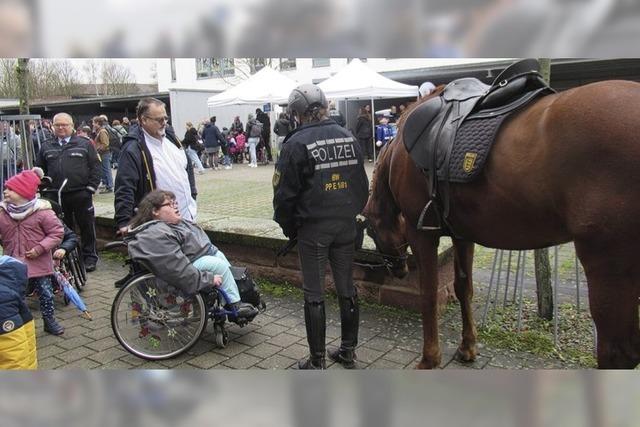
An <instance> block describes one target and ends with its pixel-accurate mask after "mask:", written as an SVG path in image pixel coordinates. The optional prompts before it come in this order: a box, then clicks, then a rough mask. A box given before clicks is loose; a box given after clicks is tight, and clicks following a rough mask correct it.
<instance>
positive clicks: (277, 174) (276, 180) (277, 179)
mask: <svg viewBox="0 0 640 427" xmlns="http://www.w3.org/2000/svg"><path fill="white" fill-rule="evenodd" d="M271 184H272V185H273V187H274V188H275V187H277V186H278V185H279V184H280V171H279V170H278V169H276V171H275V172H274V173H273V178H272V179H271Z"/></svg>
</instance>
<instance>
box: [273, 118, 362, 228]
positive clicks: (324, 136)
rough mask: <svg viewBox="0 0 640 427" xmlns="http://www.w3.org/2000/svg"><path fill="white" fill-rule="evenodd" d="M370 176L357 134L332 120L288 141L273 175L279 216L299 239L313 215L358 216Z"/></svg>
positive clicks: (303, 129)
mask: <svg viewBox="0 0 640 427" xmlns="http://www.w3.org/2000/svg"><path fill="white" fill-rule="evenodd" d="M368 193H369V180H368V178H367V174H366V172H365V170H364V162H363V155H362V151H361V149H360V145H359V144H358V143H357V140H356V139H355V138H354V136H353V135H352V134H351V132H349V131H348V130H346V129H345V128H343V127H341V126H339V125H338V124H337V123H336V122H335V121H333V120H331V119H327V120H324V121H321V122H317V123H311V124H307V125H304V126H301V127H299V128H298V129H296V130H295V131H294V132H292V133H290V134H289V136H288V137H287V138H286V139H285V140H284V143H283V148H282V152H281V153H280V159H279V160H278V163H277V165H276V171H275V173H274V176H273V210H274V213H273V219H274V220H275V221H276V222H277V223H278V224H280V227H281V228H282V231H283V232H284V234H285V236H287V237H289V238H293V237H295V236H296V235H297V229H298V228H299V227H300V226H301V225H302V224H304V223H305V222H306V221H309V220H321V219H353V218H355V216H356V215H358V214H359V213H360V212H361V211H362V209H363V208H364V206H365V204H366V202H367V197H368Z"/></svg>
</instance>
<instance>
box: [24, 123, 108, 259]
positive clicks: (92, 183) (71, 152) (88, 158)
mask: <svg viewBox="0 0 640 427" xmlns="http://www.w3.org/2000/svg"><path fill="white" fill-rule="evenodd" d="M53 133H54V137H53V138H52V139H49V140H48V141H46V142H45V143H43V144H42V147H41V148H40V152H39V153H38V158H37V159H36V166H39V167H41V168H42V170H44V173H45V175H47V176H49V177H51V179H52V181H53V182H52V188H51V191H47V192H45V193H44V196H45V197H48V198H50V199H51V200H53V201H55V202H57V201H58V193H57V192H58V189H59V188H60V186H62V183H63V182H64V181H65V179H66V180H67V183H66V184H65V186H64V188H63V189H62V211H63V212H64V222H65V223H66V224H67V226H68V227H69V228H71V229H74V228H75V225H76V224H78V227H79V228H80V238H81V241H82V257H83V259H84V264H85V268H86V269H87V271H94V270H95V269H96V263H97V262H98V254H97V252H96V228H95V213H94V209H93V195H94V194H95V192H96V190H97V189H98V185H100V159H99V158H98V153H97V152H96V149H95V148H94V147H93V145H92V144H91V142H90V141H89V140H87V139H86V138H81V137H78V136H76V135H73V119H72V118H71V116H70V115H69V114H67V113H59V114H56V115H55V116H53Z"/></svg>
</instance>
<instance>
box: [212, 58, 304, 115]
mask: <svg viewBox="0 0 640 427" xmlns="http://www.w3.org/2000/svg"><path fill="white" fill-rule="evenodd" d="M297 85H298V82H297V81H295V80H293V79H291V78H289V77H287V76H285V75H283V74H280V73H278V72H277V71H275V70H274V69H272V68H269V67H264V68H263V69H262V70H260V71H258V72H257V73H255V74H254V75H253V76H251V77H249V78H248V79H247V80H245V81H243V82H242V83H240V84H238V85H237V86H234V87H232V88H230V89H227V90H226V91H224V92H222V93H219V94H217V95H214V96H212V97H210V98H209V99H208V100H207V106H208V107H209V108H214V107H224V106H228V105H243V104H252V105H261V104H269V103H274V104H283V103H286V102H287V100H288V98H289V94H290V93H291V91H292V90H293V89H294V88H295V87H296V86H297Z"/></svg>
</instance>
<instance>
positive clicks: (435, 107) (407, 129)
mask: <svg viewBox="0 0 640 427" xmlns="http://www.w3.org/2000/svg"><path fill="white" fill-rule="evenodd" d="M442 106H443V101H442V98H441V97H439V96H436V97H433V98H431V99H428V100H427V101H425V102H423V103H422V104H420V105H418V106H417V107H416V108H415V109H414V110H413V111H411V112H410V113H409V115H408V116H407V119H406V120H405V122H404V126H403V128H402V140H403V141H404V145H405V147H406V148H407V151H408V152H409V153H411V151H412V150H413V148H414V147H415V145H416V143H417V142H418V141H420V140H421V139H422V138H423V137H426V135H427V132H426V130H427V129H428V128H429V125H430V124H431V122H432V121H433V119H434V118H435V117H436V116H437V115H438V113H439V112H440V110H441V109H442Z"/></svg>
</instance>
